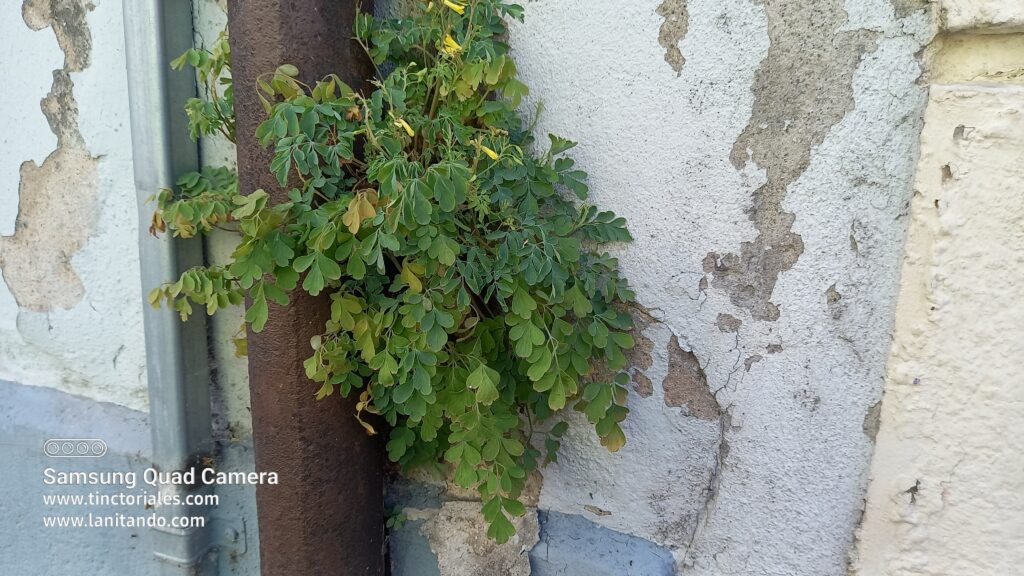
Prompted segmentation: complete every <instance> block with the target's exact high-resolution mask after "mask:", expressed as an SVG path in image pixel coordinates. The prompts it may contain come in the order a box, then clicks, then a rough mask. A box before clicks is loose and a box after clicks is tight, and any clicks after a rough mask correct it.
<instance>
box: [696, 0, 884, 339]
mask: <svg viewBox="0 0 1024 576" xmlns="http://www.w3.org/2000/svg"><path fill="white" fill-rule="evenodd" d="M759 3H760V4H762V5H763V6H764V8H765V11H766V13H767V16H768V35H769V37H770V39H771V45H770V46H769V48H768V56H767V57H766V58H765V59H764V61H763V62H762V63H761V66H760V68H759V69H758V72H757V77H756V79H755V81H754V86H753V93H754V97H755V101H754V108H753V112H752V114H751V118H750V121H749V122H748V124H747V127H746V129H745V130H744V131H743V133H742V134H741V135H740V137H739V138H738V139H737V140H736V142H735V144H734V145H733V148H732V152H731V154H730V160H731V161H732V163H733V165H734V166H735V167H736V168H738V169H742V168H743V167H745V166H746V165H747V164H748V163H750V162H751V161H753V162H754V163H755V164H756V165H757V166H758V168H760V169H762V170H764V171H765V172H766V173H767V178H768V181H767V183H766V184H764V185H763V186H762V187H761V188H759V189H758V190H757V191H756V192H754V202H753V206H752V207H751V208H750V209H749V211H748V215H749V218H750V220H751V222H753V223H754V227H755V228H756V229H757V231H758V234H757V237H756V238H755V239H754V240H753V241H751V242H743V243H742V244H741V245H740V252H739V253H738V254H735V253H733V254H718V253H715V252H712V253H709V254H708V255H707V257H706V258H705V259H704V271H705V272H706V273H710V274H713V275H714V281H713V282H712V286H714V287H715V288H718V289H720V290H725V291H726V292H728V293H729V296H730V300H731V301H732V303H733V304H735V305H736V306H739V307H740V308H743V309H745V310H747V311H748V312H750V314H751V316H752V317H753V318H754V319H756V320H767V321H775V320H778V319H779V313H780V312H779V307H778V306H777V305H776V304H774V303H773V302H772V301H771V298H772V293H773V292H774V290H775V284H776V282H777V281H778V278H779V274H781V273H782V272H785V271H786V270H789V269H790V268H792V267H793V265H794V264H795V263H796V261H797V259H799V258H800V255H801V254H802V253H803V251H804V242H803V238H801V237H800V235H799V234H796V233H794V232H793V223H794V221H795V220H796V215H795V214H793V213H791V212H787V211H786V210H785V209H784V208H783V202H784V200H785V197H786V192H787V188H788V187H789V185H790V184H792V183H793V182H795V181H796V180H797V179H798V178H800V176H801V175H802V174H803V173H804V171H805V170H806V169H807V167H808V166H809V165H810V161H811V151H812V149H813V148H814V147H815V146H817V145H819V144H821V143H822V142H823V141H824V139H825V136H827V135H828V133H829V131H830V130H831V129H832V127H833V126H834V125H835V124H836V123H838V122H839V121H840V120H842V119H843V117H844V116H845V115H846V113H847V112H849V111H851V110H853V107H854V99H853V73H854V72H855V71H856V69H857V66H858V64H859V63H860V60H861V56H863V55H864V54H865V53H867V52H870V51H873V50H874V49H875V46H876V45H875V38H876V36H877V34H876V33H874V32H868V31H865V30H853V31H848V30H844V27H845V26H846V24H847V14H846V10H845V8H844V5H843V2H842V1H841V0H825V1H821V2H814V3H803V2H791V1H788V0H761V1H760V2H759Z"/></svg>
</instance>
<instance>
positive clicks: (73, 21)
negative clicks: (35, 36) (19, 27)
mask: <svg viewBox="0 0 1024 576" xmlns="http://www.w3.org/2000/svg"><path fill="white" fill-rule="evenodd" d="M95 8H96V6H95V5H94V4H93V3H92V2H82V1H81V0H25V3H24V4H23V5H22V16H23V17H24V18H25V23H26V24H28V26H29V28H31V29H33V30H35V31H37V32H38V31H40V30H43V29H45V28H52V29H53V33H54V34H55V35H56V36H57V44H58V45H59V46H60V49H61V51H62V52H64V71H65V72H81V71H82V70H85V69H86V68H88V67H89V62H90V58H91V53H92V34H91V33H90V32H89V27H88V25H87V24H86V22H85V15H86V14H87V13H88V12H89V11H91V10H94V9H95Z"/></svg>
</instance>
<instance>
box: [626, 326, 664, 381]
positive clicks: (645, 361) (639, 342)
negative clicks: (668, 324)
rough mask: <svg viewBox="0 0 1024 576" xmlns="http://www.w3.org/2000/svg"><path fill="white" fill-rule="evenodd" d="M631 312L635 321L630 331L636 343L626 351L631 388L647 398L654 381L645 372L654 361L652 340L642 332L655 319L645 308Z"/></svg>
mask: <svg viewBox="0 0 1024 576" xmlns="http://www.w3.org/2000/svg"><path fill="white" fill-rule="evenodd" d="M632 312H633V319H634V322H635V323H636V327H635V328H634V329H633V332H632V334H633V341H634V342H635V343H636V345H635V346H634V347H633V348H632V349H631V350H629V351H628V352H627V353H626V360H627V361H628V365H629V366H630V370H631V375H632V379H633V389H634V390H636V393H637V394H639V395H640V397H641V398H649V397H650V396H651V394H653V393H654V383H653V382H652V381H651V379H650V378H649V377H648V376H647V374H646V373H645V372H646V371H647V370H650V368H651V365H652V364H653V363H654V359H653V358H652V356H651V353H652V352H654V342H653V341H652V340H651V339H650V338H648V337H647V336H646V335H645V334H644V330H646V329H647V327H648V326H650V325H651V324H652V323H654V322H657V321H656V320H655V319H654V318H653V317H652V316H651V315H650V314H649V313H647V311H645V310H639V309H637V310H633V311H632Z"/></svg>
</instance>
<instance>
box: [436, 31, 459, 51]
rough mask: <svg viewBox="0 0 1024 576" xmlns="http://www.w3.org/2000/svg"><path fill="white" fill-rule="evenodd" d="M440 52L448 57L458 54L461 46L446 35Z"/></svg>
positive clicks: (449, 35)
mask: <svg viewBox="0 0 1024 576" xmlns="http://www.w3.org/2000/svg"><path fill="white" fill-rule="evenodd" d="M441 50H443V51H444V53H445V54H448V55H452V54H458V53H459V52H462V45H461V44H459V43H458V42H456V41H455V38H452V35H451V34H448V35H447V36H445V37H444V45H443V46H441Z"/></svg>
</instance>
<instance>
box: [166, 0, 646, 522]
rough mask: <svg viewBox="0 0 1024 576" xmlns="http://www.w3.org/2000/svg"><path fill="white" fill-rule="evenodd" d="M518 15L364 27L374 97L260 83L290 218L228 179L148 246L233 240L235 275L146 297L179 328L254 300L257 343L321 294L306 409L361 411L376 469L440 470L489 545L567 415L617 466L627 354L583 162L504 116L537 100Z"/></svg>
mask: <svg viewBox="0 0 1024 576" xmlns="http://www.w3.org/2000/svg"><path fill="white" fill-rule="evenodd" d="M522 11H523V9H522V8H521V7H519V6H517V5H513V4H507V3H505V2H502V1H499V0H470V1H469V2H468V3H465V4H463V3H460V2H456V1H454V0H449V1H445V2H431V3H429V4H422V3H421V4H420V6H419V9H418V11H417V13H416V14H415V15H414V16H413V17H411V18H405V19H401V20H381V19H375V18H373V17H371V16H369V15H365V14H363V15H360V16H359V17H358V22H357V25H356V31H355V32H356V37H357V38H358V39H359V41H360V42H361V43H362V44H363V46H364V47H365V49H366V51H367V54H368V55H369V57H370V58H371V59H372V60H373V62H374V64H376V65H377V66H379V67H381V69H384V70H389V72H388V73H387V74H386V75H383V74H382V75H381V76H380V77H379V78H378V79H377V80H375V81H374V90H373V91H372V93H370V94H368V95H363V94H360V93H357V92H355V91H354V90H352V89H351V88H350V87H349V86H347V85H345V84H344V83H343V82H342V81H341V80H340V79H339V78H338V77H336V76H329V77H327V78H324V79H323V80H321V81H319V82H317V83H315V84H314V85H312V86H309V85H306V84H304V83H302V82H300V81H299V80H297V79H296V78H297V75H298V70H296V69H295V67H293V66H290V65H283V66H280V67H279V68H278V69H277V70H276V71H274V72H273V73H271V74H267V75H266V76H264V77H263V78H261V79H260V81H259V91H260V95H261V98H263V102H264V105H265V108H266V111H267V115H268V117H267V119H266V121H264V122H263V123H262V125H260V127H259V129H258V131H257V137H258V138H259V141H260V142H261V143H262V144H263V145H264V146H273V147H274V158H273V162H272V163H271V165H270V167H269V168H270V169H271V170H272V171H273V173H274V174H276V175H277V178H278V182H279V183H280V184H281V186H282V187H286V188H288V189H289V193H288V202H284V203H280V204H275V203H272V202H271V199H270V196H269V195H268V194H267V193H266V192H265V191H263V190H257V191H255V192H253V193H252V194H249V195H246V196H240V195H238V194H237V183H235V182H234V181H233V180H232V181H231V182H230V183H229V182H228V181H229V180H231V179H230V178H228V177H227V176H224V174H221V173H217V174H212V173H204V174H200V175H190V176H187V177H185V178H183V179H182V182H181V184H182V186H181V187H180V188H179V190H178V191H176V192H171V191H166V192H165V193H161V194H160V195H159V197H158V204H159V206H158V210H157V215H156V216H155V221H159V222H160V226H156V229H162V227H166V228H169V229H170V230H171V231H172V232H173V233H175V234H180V235H182V236H188V235H192V234H195V233H197V232H205V231H207V230H209V229H210V227H211V225H216V224H217V223H222V222H231V223H232V225H237V227H238V230H239V232H240V233H241V240H240V243H239V245H238V248H237V249H236V250H235V252H234V254H233V256H232V262H231V263H230V265H228V266H224V267H221V266H210V267H204V268H195V269H192V270H189V271H187V272H185V273H184V274H183V275H182V277H181V278H180V279H179V280H178V281H177V282H174V283H171V284H167V285H164V286H162V287H160V288H157V289H156V290H154V291H153V292H152V294H151V295H150V301H151V303H152V304H153V305H160V303H161V302H164V301H166V302H168V303H173V304H172V305H173V306H174V307H175V308H176V309H177V310H178V311H179V312H180V313H181V315H182V317H187V316H188V315H189V314H190V313H191V312H192V304H193V303H194V304H199V305H204V306H206V308H207V311H208V312H209V313H211V314H212V313H213V312H215V311H216V310H217V309H219V308H223V307H225V306H228V305H231V304H237V303H239V302H241V301H242V300H243V297H244V296H245V295H248V297H249V298H250V304H249V307H248V310H247V311H246V320H247V321H248V322H249V324H250V326H251V328H252V330H253V331H254V332H259V331H260V330H262V328H263V326H264V323H265V322H266V320H267V315H268V312H269V306H270V303H276V304H277V305H280V306H287V305H288V302H289V297H288V293H289V292H290V291H292V290H296V289H302V290H305V291H306V292H309V293H310V294H313V295H317V294H320V293H328V294H329V295H330V306H331V319H330V321H329V322H327V325H326V327H325V332H324V333H323V334H322V335H320V336H317V337H315V338H313V341H312V342H311V345H312V349H313V354H312V356H311V357H310V358H309V359H308V360H307V361H306V363H305V369H306V374H307V375H308V376H309V378H311V379H312V380H314V381H317V382H319V383H321V388H320V390H319V392H318V393H317V397H318V398H323V397H325V396H329V395H331V394H332V393H334V391H335V390H337V391H338V392H340V393H341V394H342V395H346V396H348V395H350V394H354V393H358V395H359V401H358V404H357V414H356V417H357V418H359V419H360V421H361V422H363V424H364V426H365V427H366V429H367V431H368V432H370V433H375V432H376V430H375V429H374V426H373V424H372V423H371V422H366V421H365V420H364V413H371V414H377V415H380V417H382V418H383V420H384V421H386V422H387V424H388V425H389V426H390V431H389V440H388V442H387V451H388V455H389V456H390V459H391V460H392V461H394V462H397V463H399V464H401V465H402V466H403V467H404V468H405V469H409V468H412V467H417V466H430V467H435V468H440V467H443V466H446V465H450V466H451V467H452V474H453V478H454V481H455V482H456V483H458V484H459V485H460V486H463V487H466V488H477V489H478V490H479V492H480V494H481V497H482V500H483V513H484V516H485V517H486V519H487V521H488V522H489V524H490V526H489V529H488V534H489V535H490V536H491V537H493V538H495V539H496V540H498V541H499V542H504V541H506V540H508V538H509V537H511V536H512V535H513V534H514V533H515V531H514V528H513V525H512V523H511V522H510V520H509V517H510V516H517V515H522V514H523V513H524V512H525V509H524V505H523V503H522V502H521V501H520V499H519V496H520V494H521V491H522V489H523V487H524V484H525V481H526V478H527V475H528V474H529V473H530V471H532V470H535V469H536V468H538V467H539V466H541V465H543V464H545V463H547V462H549V461H553V460H554V459H555V458H556V453H557V451H558V449H559V447H560V445H559V441H560V438H562V436H563V434H564V433H565V432H566V430H567V424H566V423H565V422H559V423H557V424H555V425H550V424H549V422H550V421H551V420H552V417H553V416H555V415H556V414H557V413H558V412H559V411H560V410H562V409H563V408H565V407H566V406H567V405H569V404H570V403H573V404H574V406H575V408H576V409H578V410H580V411H582V412H584V413H585V414H586V417H587V418H588V419H589V421H590V422H591V423H593V424H594V425H595V428H596V431H597V434H598V436H599V437H600V439H601V443H602V444H603V445H605V446H606V447H607V448H608V449H609V450H612V451H616V450H618V449H619V448H620V447H621V446H622V445H623V444H624V442H625V436H624V435H623V432H622V429H621V428H620V427H619V423H620V422H622V420H623V419H624V418H625V417H626V414H627V408H626V397H627V384H628V376H627V375H626V374H625V373H622V372H619V371H620V370H622V369H623V368H625V366H626V357H625V355H624V351H625V350H626V349H628V348H630V347H632V346H633V339H632V337H631V336H630V334H629V330H630V329H631V328H632V318H631V316H630V314H629V312H628V310H627V308H626V304H627V303H629V302H631V301H632V300H633V298H634V295H633V292H632V291H631V290H630V289H629V286H628V283H627V282H626V280H625V279H623V278H622V277H621V276H620V275H619V272H618V268H617V261H616V260H615V259H614V258H612V257H611V256H609V255H608V254H607V253H603V252H600V251H599V250H598V248H599V247H600V246H601V245H602V244H604V243H607V242H615V241H628V240H630V235H629V232H628V231H627V229H626V226H625V221H624V220H623V219H622V218H618V217H616V216H615V215H614V214H613V213H611V212H602V211H600V210H598V209H597V208H596V207H594V206H593V205H590V204H588V203H587V202H586V201H587V196H588V188H587V184H586V176H587V175H586V174H585V173H584V172H582V171H580V170H578V169H577V168H576V167H575V163H574V161H573V160H572V159H571V158H569V157H568V156H566V155H565V152H566V151H568V150H570V149H571V148H573V146H575V143H573V142H570V141H569V140H565V139H563V138H559V137H557V136H550V146H549V147H547V150H546V151H544V152H543V153H541V154H539V155H538V154H534V153H532V152H531V150H533V149H534V141H533V138H532V128H533V127H532V126H525V125H524V124H523V122H522V120H521V118H520V117H519V115H518V113H517V112H516V108H517V106H518V105H519V104H520V102H521V99H522V97H523V96H524V95H526V93H527V87H526V86H525V85H524V84H523V83H522V82H520V81H519V80H518V79H517V78H516V66H515V63H514V61H513V59H512V58H511V57H510V55H509V51H508V46H507V45H506V44H504V43H503V42H502V41H501V38H502V37H503V36H504V35H505V33H506V28H505V22H504V18H506V17H512V18H521V17H522ZM224 44H225V46H226V43H224ZM198 52H199V51H190V52H189V53H186V55H185V56H183V60H179V61H178V62H179V63H181V62H183V61H188V62H189V63H191V64H193V65H194V66H197V67H198V68H199V70H200V74H201V76H202V77H203V78H205V79H206V84H207V85H208V86H209V85H213V84H217V83H220V82H223V81H224V80H222V79H221V78H220V77H221V73H222V72H225V71H227V70H228V69H229V68H230V62H229V57H230V54H229V53H228V52H227V50H226V48H223V47H222V48H221V49H220V50H219V51H215V52H212V53H207V54H206V55H205V56H204V55H202V54H198V55H197V53H198ZM227 94H230V88H228V89H227V90H225V91H223V92H222V93H221V95H220V96H219V97H218V94H216V93H211V94H210V97H211V98H212V102H210V103H208V104H204V105H202V106H200V105H199V104H190V105H189V107H188V109H189V117H190V119H191V120H192V125H193V130H194V131H195V133H196V134H199V135H202V134H208V133H211V132H214V131H219V132H222V133H225V135H228V136H229V137H230V135H231V134H232V130H233V123H229V121H228V118H229V117H230V114H228V113H227V111H228V109H229V106H228V104H227V103H226V102H225V101H224V99H225V95H227ZM360 150H361V151H362V152H361V153H360V152H359V151H360ZM221 177H223V178H221ZM218 182H220V183H223V184H224V185H223V186H219V187H218V184H217V183H218ZM212 188H217V190H216V191H213V190H212ZM567 194H572V195H574V196H575V198H571V197H569V196H568V195H567ZM228 198H230V202H231V208H232V209H231V211H230V212H228V211H227V209H226V207H225V203H226V199H228ZM212 217H216V218H215V220H216V221H215V222H211V218H212ZM617 372H618V373H617ZM545 423H548V424H545Z"/></svg>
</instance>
